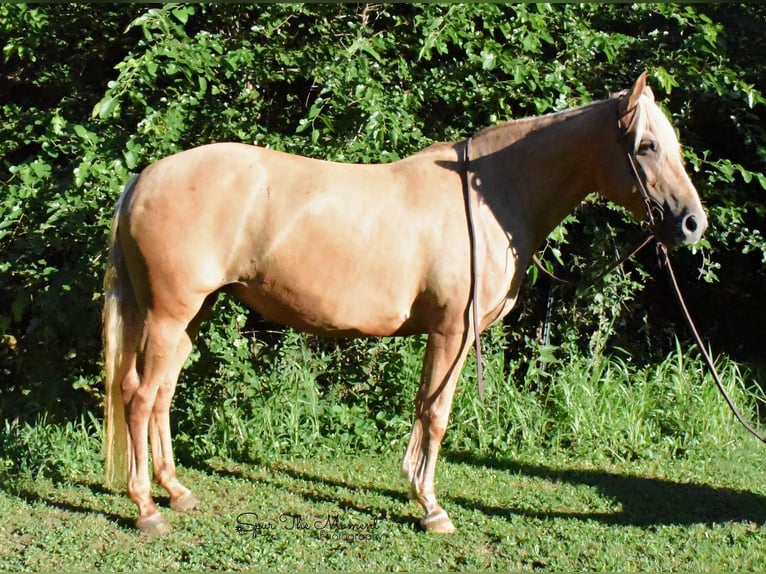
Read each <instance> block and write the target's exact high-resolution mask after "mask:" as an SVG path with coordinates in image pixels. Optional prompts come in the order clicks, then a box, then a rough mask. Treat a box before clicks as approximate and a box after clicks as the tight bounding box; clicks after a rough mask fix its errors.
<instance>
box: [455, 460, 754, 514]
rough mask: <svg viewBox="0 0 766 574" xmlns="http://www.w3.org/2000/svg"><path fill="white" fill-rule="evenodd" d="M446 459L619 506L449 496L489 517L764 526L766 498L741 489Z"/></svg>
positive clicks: (519, 464)
mask: <svg viewBox="0 0 766 574" xmlns="http://www.w3.org/2000/svg"><path fill="white" fill-rule="evenodd" d="M445 459H446V460H448V461H450V462H454V463H460V464H467V465H471V466H474V467H479V468H487V469H493V470H500V471H505V472H508V473H513V474H519V475H522V476H526V477H534V478H540V479H543V480H546V481H549V482H553V483H556V482H560V483H565V484H570V485H573V486H582V485H585V486H591V487H593V488H595V489H596V490H597V491H598V492H599V494H600V495H601V496H603V497H604V498H608V499H610V500H613V501H615V502H616V503H618V504H619V505H620V507H621V510H619V511H615V512H607V513H601V512H566V511H556V510H547V509H546V510H529V509H516V508H506V507H497V506H490V505H486V504H483V503H482V502H481V500H480V499H479V498H478V497H477V498H470V499H469V498H465V497H463V498H458V497H452V501H453V502H455V503H457V504H459V505H460V506H463V507H465V508H469V509H476V510H479V511H481V512H482V513H484V514H487V515H489V516H499V517H510V516H512V515H521V516H528V517H532V518H570V519H575V520H595V521H599V522H602V523H605V524H610V525H619V526H660V525H691V524H718V523H724V522H753V523H757V524H763V523H766V496H763V495H761V494H757V493H753V492H748V491H743V490H736V489H732V488H723V487H715V486H711V485H708V484H698V483H683V482H674V481H671V480H666V479H661V478H653V477H643V476H637V475H630V474H619V473H614V472H609V471H606V470H583V469H557V468H550V467H547V466H542V465H533V464H527V463H523V462H516V461H513V460H508V459H495V458H492V457H488V456H481V455H477V454H474V453H471V452H464V451H461V452H451V453H445Z"/></svg>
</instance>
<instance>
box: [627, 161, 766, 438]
mask: <svg viewBox="0 0 766 574" xmlns="http://www.w3.org/2000/svg"><path fill="white" fill-rule="evenodd" d="M628 163H629V164H630V167H631V169H632V171H633V177H634V179H635V180H636V185H637V186H638V190H639V192H640V193H641V195H642V197H643V198H644V202H645V203H646V212H647V217H648V219H649V225H651V227H652V229H654V228H655V220H654V211H655V209H657V204H656V202H655V201H654V200H653V199H652V198H651V196H650V195H649V190H647V189H646V185H644V181H643V179H642V178H641V174H640V173H639V170H638V165H637V164H638V162H637V161H636V157H635V155H634V154H633V153H631V152H628ZM660 214H662V211H660ZM660 219H661V218H660ZM654 239H655V245H656V248H657V259H658V260H659V263H660V267H664V268H665V270H666V271H667V272H668V278H669V279H670V285H671V287H672V288H673V294H674V295H675V297H676V301H677V302H678V306H679V307H680V308H681V314H682V315H683V316H684V319H685V320H686V325H687V326H688V327H689V331H691V333H692V336H693V337H694V342H695V343H696V345H697V348H698V349H699V350H700V353H701V354H702V358H703V359H704V361H705V364H706V365H707V368H708V370H709V371H710V374H711V375H712V376H713V380H714V381H715V384H716V386H717V387H718V390H719V391H720V392H721V395H723V398H724V400H725V401H726V404H727V405H729V409H731V412H732V413H733V414H734V417H735V418H736V419H737V420H738V421H739V423H740V424H741V425H742V426H743V427H745V429H747V431H748V432H749V433H750V434H751V435H753V436H754V437H755V438H757V439H758V440H759V441H761V442H762V443H766V436H764V435H762V434H761V433H759V432H758V431H757V430H755V428H754V427H753V426H752V425H751V424H750V423H749V422H747V420H745V417H743V416H742V413H740V412H739V409H738V408H737V405H735V404H734V401H733V400H732V398H731V396H730V395H729V393H728V392H727V391H726V387H724V385H723V381H722V380H721V376H720V375H719V374H718V370H717V369H716V368H715V364H714V362H713V359H712V357H711V356H710V353H708V352H707V350H706V349H705V345H704V343H703V342H702V337H700V334H699V331H697V326H696V325H695V324H694V320H693V319H692V316H691V314H690V313H689V308H688V307H687V306H686V301H685V300H684V297H683V295H682V294H681V288H680V287H679V286H678V281H677V280H676V274H675V273H674V272H673V266H672V265H671V263H670V255H669V254H668V248H667V247H666V246H665V244H664V243H663V242H662V240H660V238H659V237H657V236H656V235H655V236H654Z"/></svg>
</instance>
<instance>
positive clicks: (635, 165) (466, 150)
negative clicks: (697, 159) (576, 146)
mask: <svg viewBox="0 0 766 574" xmlns="http://www.w3.org/2000/svg"><path fill="white" fill-rule="evenodd" d="M631 111H632V112H633V117H632V118H631V121H630V122H629V123H628V125H627V126H626V127H624V128H623V122H622V119H623V116H622V115H620V114H619V107H618V118H617V120H618V121H617V125H618V128H619V130H620V132H621V136H622V139H621V141H622V142H625V143H627V142H628V141H629V137H628V134H629V131H630V128H631V126H632V125H633V124H634V122H635V121H636V115H637V113H638V105H636V106H635V107H634V108H633V110H629V111H628V112H626V113H630V112H631ZM471 139H472V138H468V139H467V140H466V141H465V145H464V146H463V157H462V169H461V179H462V184H463V196H464V200H465V210H466V218H467V220H468V235H469V239H470V245H471V266H470V267H471V269H470V271H471V294H470V300H469V302H468V304H469V306H470V307H471V311H472V323H473V336H474V347H475V350H476V381H477V386H478V391H479V397H480V399H481V400H484V377H483V367H482V358H481V342H480V339H479V335H480V333H479V327H480V325H479V311H478V306H477V304H476V301H477V299H478V284H479V276H478V269H477V248H476V232H475V224H474V217H473V208H472V202H471V193H470V188H471V186H470V181H469V174H470V167H471ZM625 153H626V157H627V161H628V165H629V166H630V170H631V175H632V177H633V180H634V182H635V184H636V187H637V188H638V191H639V193H640V194H641V197H642V199H643V200H644V203H645V205H646V218H647V219H646V221H647V224H648V225H649V228H650V230H651V232H650V234H649V236H648V237H647V238H646V239H644V240H643V242H642V243H641V244H640V245H639V246H638V247H636V248H635V249H633V250H632V251H631V252H630V254H629V255H627V256H626V257H623V258H622V259H620V260H619V261H617V262H616V263H615V264H613V265H610V266H609V268H608V269H607V270H606V271H605V272H602V273H601V274H599V276H598V279H597V281H600V280H601V279H603V278H604V277H605V276H606V275H608V274H609V273H611V272H612V271H613V270H614V269H616V268H617V267H619V266H621V265H622V264H623V263H625V261H627V260H628V259H630V258H631V257H633V256H634V255H635V254H636V253H638V252H639V251H641V249H643V248H644V247H645V246H646V245H648V244H649V243H650V242H651V241H652V239H654V242H655V249H656V252H657V260H658V263H659V266H660V267H661V268H664V269H665V270H666V271H667V274H668V279H669V281H670V284H671V287H672V290H673V294H674V295H675V298H676V301H677V302H678V306H679V307H680V309H681V312H682V314H683V316H684V319H685V320H686V324H687V326H688V327H689V330H690V331H691V333H692V336H693V337H694V341H695V343H696V345H697V348H698V349H699V351H700V353H701V354H702V357H703V359H704V362H705V364H706V365H707V367H708V369H709V371H710V374H711V375H712V377H713V380H714V381H715V384H716V387H718V390H719V391H720V393H721V395H722V396H723V398H724V400H725V401H726V404H727V405H728V406H729V409H730V410H731V411H732V413H733V414H734V417H735V418H736V419H737V420H738V421H739V423H740V424H741V425H742V426H743V427H745V429H746V430H747V431H748V432H749V433H750V434H752V435H753V436H754V437H755V438H757V439H758V440H760V441H761V442H763V443H766V435H763V434H761V433H759V432H758V431H757V430H755V428H754V427H753V425H751V424H750V423H749V422H748V421H747V420H746V419H745V418H744V417H743V416H742V414H741V413H740V411H739V409H738V408H737V406H736V405H735V404H734V401H733V400H732V398H731V396H730V395H729V393H728V392H727V391H726V388H725V387H724V384H723V382H722V381H721V377H720V375H719V374H718V371H717V369H716V368H715V364H714V362H713V359H712V358H711V356H710V354H709V353H708V351H707V350H706V349H705V345H704V343H703V342H702V337H701V336H700V334H699V332H698V331H697V328H696V326H695V324H694V321H693V320H692V317H691V314H690V313H689V309H688V307H687V305H686V301H685V300H684V297H683V295H682V293H681V289H680V287H679V286H678V281H677V280H676V276H675V272H674V271H673V266H672V265H671V262H670V255H669V252H668V247H667V246H666V245H665V244H664V243H663V241H662V239H661V238H660V237H659V236H658V234H657V230H658V226H659V225H661V224H662V222H663V221H664V218H665V209H664V206H663V205H662V204H661V203H660V202H658V201H657V200H656V199H655V198H653V197H652V195H651V194H650V193H649V190H648V188H647V185H646V182H645V177H644V176H643V174H642V171H643V170H642V169H641V167H640V164H639V162H638V157H637V155H636V149H635V146H626V147H625ZM533 258H534V259H535V262H536V263H537V264H538V266H539V267H540V268H541V269H542V270H543V271H544V272H545V273H546V274H548V275H549V276H551V277H553V278H554V279H556V280H557V281H560V282H564V283H568V281H566V280H562V279H559V278H558V277H556V276H555V275H553V274H552V273H550V272H549V271H548V270H547V269H545V267H543V266H542V264H541V263H540V262H539V259H537V257H536V256H533ZM597 281H594V282H592V283H591V284H593V283H595V282H597Z"/></svg>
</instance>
